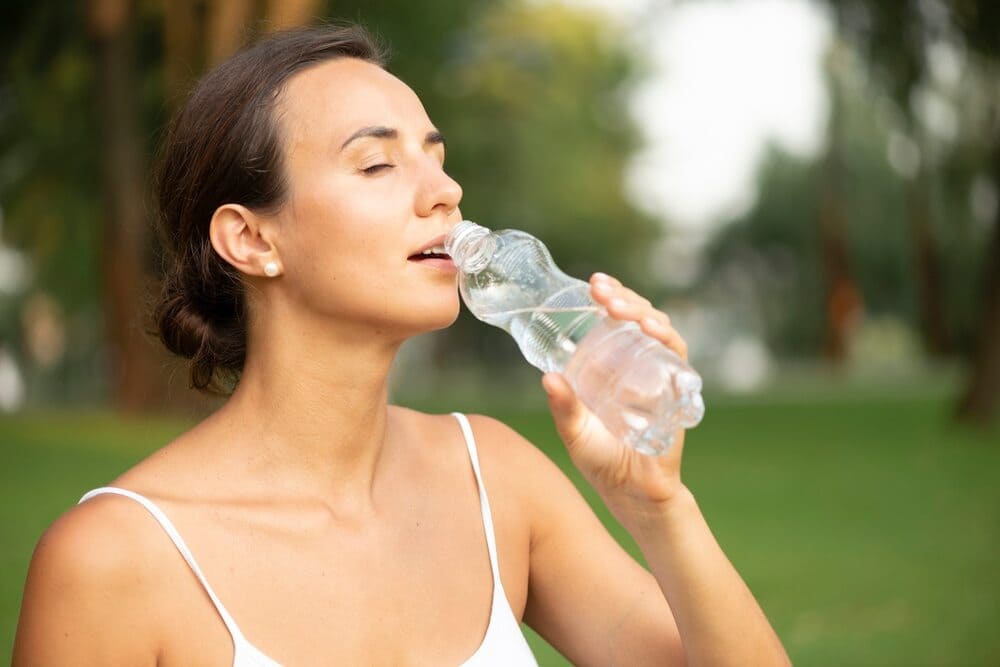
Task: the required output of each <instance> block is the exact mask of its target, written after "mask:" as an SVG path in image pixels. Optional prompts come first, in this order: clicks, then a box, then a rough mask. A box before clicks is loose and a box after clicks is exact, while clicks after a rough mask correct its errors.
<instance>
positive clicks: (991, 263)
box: [957, 141, 1000, 424]
mask: <svg viewBox="0 0 1000 667" xmlns="http://www.w3.org/2000/svg"><path fill="white" fill-rule="evenodd" d="M990 161H991V165H990V166H991V171H992V177H993V183H994V185H995V186H996V187H997V189H998V191H1000V141H996V142H995V143H994V146H993V150H992V152H991V155H990ZM984 269H985V270H984V277H985V279H984V284H983V308H982V311H981V317H980V320H979V327H978V329H977V334H976V335H977V342H976V348H975V352H974V353H973V357H972V376H971V377H970V379H969V384H968V387H967V388H966V390H965V393H964V394H963V395H962V399H961V401H960V402H959V406H958V415H957V416H958V418H959V419H961V420H963V421H968V422H975V423H980V424H986V423H988V422H990V421H992V419H993V418H994V417H995V416H996V409H997V402H998V400H1000V207H997V210H996V211H994V213H993V238H992V240H991V241H990V248H989V250H988V255H987V258H986V265H985V267H984Z"/></svg>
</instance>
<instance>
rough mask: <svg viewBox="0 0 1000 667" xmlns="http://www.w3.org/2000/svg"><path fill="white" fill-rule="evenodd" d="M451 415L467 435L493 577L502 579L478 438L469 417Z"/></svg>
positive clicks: (498, 579)
mask: <svg viewBox="0 0 1000 667" xmlns="http://www.w3.org/2000/svg"><path fill="white" fill-rule="evenodd" d="M451 415H452V416H453V417H454V418H455V419H457V420H458V424H459V426H461V427H462V435H463V436H465V446H466V447H467V448H468V450H469V459H470V460H471V461H472V470H473V472H474V473H475V474H476V484H477V485H478V486H479V508H480V510H481V511H482V514H483V530H484V532H485V533H486V546H487V547H488V548H489V552H490V567H492V568H493V579H494V581H495V582H499V581H500V565H499V561H498V559H497V540H496V536H495V535H494V532H493V514H492V513H491V512H490V499H489V498H488V497H487V495H486V484H484V483H483V473H482V471H480V469H479V452H478V451H477V449H476V439H475V437H474V436H473V434H472V425H471V424H469V418H468V417H466V416H465V415H464V414H462V413H461V412H452V413H451Z"/></svg>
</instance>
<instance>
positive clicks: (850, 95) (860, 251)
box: [706, 58, 988, 357]
mask: <svg viewBox="0 0 1000 667" xmlns="http://www.w3.org/2000/svg"><path fill="white" fill-rule="evenodd" d="M832 85H838V86H839V87H840V90H841V93H842V100H843V101H844V104H843V107H842V113H843V119H842V128H843V129H842V136H841V138H840V140H841V142H842V144H843V146H842V149H843V150H842V156H843V157H842V159H843V161H844V165H843V174H842V178H843V180H844V182H843V184H842V188H843V191H844V193H845V196H844V198H843V201H842V202H841V203H842V206H843V207H844V213H845V217H846V220H847V226H848V242H849V250H850V252H849V256H850V260H851V268H852V272H853V273H854V277H855V279H856V280H857V282H858V284H859V286H860V289H861V292H862V293H863V294H864V299H865V316H866V317H879V316H883V315H893V316H896V317H898V318H900V319H901V320H903V321H905V322H909V323H911V325H912V326H913V327H914V328H916V327H917V320H918V317H919V313H918V304H917V300H918V296H917V294H916V293H915V284H914V282H915V281H914V277H913V274H914V267H913V262H914V259H913V255H914V249H913V240H912V238H911V230H910V229H909V228H908V227H907V221H906V214H905V201H904V198H905V188H904V182H903V179H902V178H901V176H900V175H899V174H898V173H897V172H896V171H894V170H893V168H892V166H891V165H890V163H889V160H888V158H887V148H886V147H887V145H888V143H889V141H890V136H891V134H892V132H893V131H895V130H896V128H897V126H896V124H895V123H894V119H893V116H892V114H891V113H890V112H888V111H889V109H890V108H891V100H890V99H888V98H887V96H886V94H885V93H884V92H883V90H882V89H881V88H880V87H879V86H878V85H877V84H876V83H875V82H873V81H872V79H871V78H869V77H867V76H866V75H865V73H864V72H863V70H862V69H861V63H860V62H859V61H857V60H856V58H855V59H852V65H851V67H850V68H849V70H848V73H847V75H846V76H842V77H840V78H839V79H838V80H837V81H836V82H835V83H834V84H832ZM821 162H822V157H818V158H816V159H814V160H803V159H801V158H796V157H794V156H791V155H789V154H787V153H784V152H782V151H781V150H780V149H778V148H772V149H771V150H769V152H768V154H767V157H766V158H765V160H764V163H763V166H762V168H761V170H760V172H759V174H758V199H757V202H756V204H755V205H754V206H753V208H752V209H751V210H750V211H748V212H747V213H746V214H744V215H743V216H741V217H740V218H738V219H736V220H734V221H732V222H731V223H730V224H729V225H728V226H727V227H725V228H724V229H723V230H722V231H721V232H720V233H719V234H718V236H717V237H716V238H715V239H714V240H713V242H712V243H711V245H710V247H709V250H708V255H707V261H708V266H709V267H710V271H709V274H710V275H709V278H708V279H707V280H706V283H708V284H717V285H722V286H724V288H725V289H726V290H732V291H743V292H745V293H746V297H747V298H748V299H749V300H750V301H751V302H752V304H753V305H752V309H753V310H754V311H755V312H756V313H757V314H758V315H759V318H760V321H761V329H762V331H761V333H762V334H763V335H764V337H765V339H766V340H767V342H768V345H769V347H770V348H771V350H772V351H774V352H775V353H777V354H779V355H781V356H789V357H802V356H806V357H808V356H811V355H813V354H815V351H816V350H817V349H819V347H820V346H821V344H822V340H823V327H824V317H825V315H824V312H823V305H824V304H823V301H822V299H821V298H819V297H818V295H820V294H821V293H822V290H823V285H822V272H821V267H822V261H823V259H822V256H821V243H820V235H819V228H818V225H817V224H816V223H815V221H816V218H817V216H818V214H819V212H818V202H819V199H820V195H819V190H820V187H821V181H822V179H823V178H824V173H823V170H822V164H821ZM949 179H953V180H951V181H949ZM931 187H932V188H933V191H934V194H935V196H934V197H933V198H932V199H931V201H932V202H933V207H934V213H935V214H934V215H933V216H932V217H931V223H932V227H933V233H934V237H935V239H936V240H937V242H938V247H939V249H940V251H941V254H942V260H943V264H944V267H945V271H944V274H945V276H946V280H945V285H944V289H945V295H946V298H945V301H946V304H947V315H948V318H949V329H950V331H951V332H952V334H953V336H954V339H955V342H956V351H958V352H960V353H962V354H968V353H969V352H970V349H971V345H972V341H973V337H974V332H975V325H976V321H975V318H976V315H977V314H978V308H979V306H980V304H979V303H978V301H977V299H976V297H975V290H974V289H973V286H974V285H975V283H976V281H977V279H978V278H979V276H980V274H981V272H982V267H983V264H984V261H985V251H986V236H987V232H988V229H986V228H984V227H983V226H982V225H979V224H977V223H976V222H975V220H974V219H973V216H972V212H971V210H970V207H969V201H968V188H969V174H968V173H965V174H959V173H955V170H952V171H942V172H941V173H939V174H938V175H937V177H936V178H934V179H933V180H932V181H931ZM747 278H749V279H750V280H749V281H747Z"/></svg>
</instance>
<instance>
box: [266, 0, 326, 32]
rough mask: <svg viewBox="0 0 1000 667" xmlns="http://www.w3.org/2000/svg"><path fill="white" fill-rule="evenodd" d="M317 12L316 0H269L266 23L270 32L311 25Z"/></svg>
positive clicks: (317, 3)
mask: <svg viewBox="0 0 1000 667" xmlns="http://www.w3.org/2000/svg"><path fill="white" fill-rule="evenodd" d="M318 10H319V2H318V1H317V0H269V2H268V3H267V23H268V28H269V30H271V31H272V32H277V31H278V30H287V29H289V28H297V27H299V26H304V25H308V24H310V23H312V22H313V21H314V20H315V19H316V14H317V11H318Z"/></svg>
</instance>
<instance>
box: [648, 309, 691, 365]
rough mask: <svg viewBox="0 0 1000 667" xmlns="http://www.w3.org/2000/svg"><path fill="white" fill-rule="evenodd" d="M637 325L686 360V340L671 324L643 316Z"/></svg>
mask: <svg viewBox="0 0 1000 667" xmlns="http://www.w3.org/2000/svg"><path fill="white" fill-rule="evenodd" d="M639 326H640V327H641V328H642V331H643V332H644V333H645V334H646V335H648V336H650V337H652V338H655V339H656V340H658V341H660V342H661V343H663V344H664V345H666V346H667V347H668V348H670V349H671V350H673V352H674V354H676V355H677V356H678V357H680V358H681V359H682V360H683V361H685V362H687V360H688V346H687V342H686V341H685V340H684V338H682V337H681V335H680V334H679V333H678V332H677V330H676V329H674V328H673V327H672V326H669V325H664V324H663V323H662V322H661V321H659V320H656V319H653V318H649V317H647V318H643V319H642V321H640V322H639Z"/></svg>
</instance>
